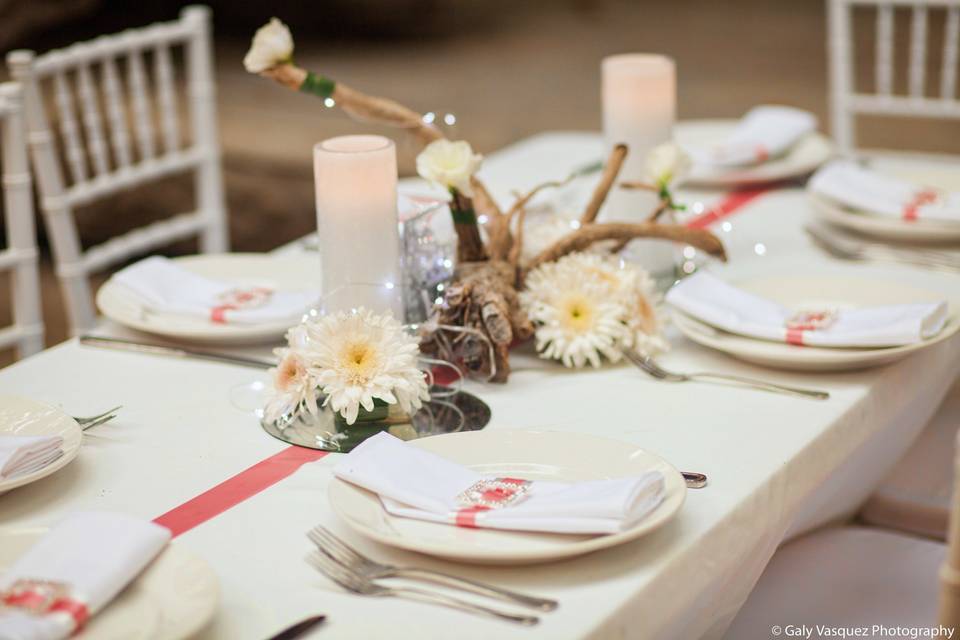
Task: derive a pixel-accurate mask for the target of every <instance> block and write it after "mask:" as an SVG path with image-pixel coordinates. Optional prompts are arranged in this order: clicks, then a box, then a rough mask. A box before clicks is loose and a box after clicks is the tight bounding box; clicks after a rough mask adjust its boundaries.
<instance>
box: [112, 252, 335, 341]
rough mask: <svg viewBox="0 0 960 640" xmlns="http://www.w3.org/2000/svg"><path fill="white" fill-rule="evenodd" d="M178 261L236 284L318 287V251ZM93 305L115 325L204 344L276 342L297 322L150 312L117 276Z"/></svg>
mask: <svg viewBox="0 0 960 640" xmlns="http://www.w3.org/2000/svg"><path fill="white" fill-rule="evenodd" d="M174 260H175V261H176V263H177V264H178V265H179V266H181V267H183V268H185V269H188V270H190V271H192V272H194V273H196V274H198V275H202V276H207V277H209V278H214V279H217V280H223V281H225V282H235V283H237V284H238V285H255V286H264V287H269V288H271V289H274V290H289V291H309V290H315V291H319V289H320V261H319V259H318V258H317V256H316V255H315V254H314V255H307V256H299V255H291V256H274V255H270V254H262V253H224V254H206V255H196V256H184V257H182V258H174ZM97 307H99V308H100V311H101V312H102V313H103V315H105V316H106V317H108V318H110V319H111V320H113V321H114V322H116V323H118V324H122V325H124V326H127V327H130V328H131V329H137V330H139V331H145V332H147V333H153V334H156V335H159V336H164V337H166V338H171V339H175V340H188V341H192V342H204V343H207V344H258V343H264V342H272V341H279V340H280V339H281V338H283V335H284V333H286V331H287V329H289V328H290V327H291V326H292V325H293V324H296V322H291V321H287V320H284V321H279V322H268V323H263V324H255V325H250V324H229V323H227V324H217V323H214V322H209V321H207V320H204V319H201V318H191V317H189V316H184V315H178V314H163V313H153V312H150V311H148V310H147V309H145V308H144V307H143V305H142V304H141V303H140V301H139V298H138V297H137V296H136V294H134V293H133V292H132V291H130V290H129V289H128V288H127V287H125V286H123V285H122V284H118V283H117V282H116V280H114V279H112V278H111V279H110V280H107V281H106V282H105V283H104V285H103V286H102V287H100V290H99V291H97Z"/></svg>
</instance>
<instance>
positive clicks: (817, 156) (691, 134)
mask: <svg viewBox="0 0 960 640" xmlns="http://www.w3.org/2000/svg"><path fill="white" fill-rule="evenodd" d="M737 122H738V121H737V120H689V121H685V122H682V123H679V124H678V125H677V127H676V129H675V131H674V136H675V138H676V141H677V143H678V144H679V145H680V146H681V147H683V148H686V149H709V148H710V147H712V146H715V145H717V144H718V143H720V142H722V141H723V140H724V139H725V138H726V137H727V136H728V135H730V132H731V131H733V128H734V127H735V126H736V125H737ZM833 154H834V147H833V143H832V142H831V141H830V139H829V138H827V137H826V136H824V135H823V134H821V133H811V134H808V135H807V136H805V137H803V138H802V139H801V140H800V141H799V142H797V143H796V144H795V145H794V146H793V147H791V148H790V150H789V151H787V153H785V154H784V155H782V156H778V157H774V158H770V159H769V160H767V161H765V162H760V163H757V164H754V165H747V166H742V167H717V166H712V165H708V164H694V166H693V167H692V169H691V171H690V173H689V174H688V175H687V177H686V178H684V180H683V185H684V186H702V187H735V186H743V185H751V184H764V183H768V182H776V181H779V180H788V179H790V178H799V177H802V176H805V175H807V174H809V173H812V172H813V171H815V170H816V169H817V168H818V167H819V166H820V165H822V164H823V163H825V162H826V161H827V160H829V159H830V158H831V156H833Z"/></svg>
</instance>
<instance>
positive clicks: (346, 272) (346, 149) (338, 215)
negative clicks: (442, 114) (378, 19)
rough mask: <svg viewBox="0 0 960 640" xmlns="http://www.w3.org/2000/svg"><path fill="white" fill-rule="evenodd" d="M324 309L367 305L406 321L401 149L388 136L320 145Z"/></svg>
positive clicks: (316, 162) (317, 174)
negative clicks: (399, 192)
mask: <svg viewBox="0 0 960 640" xmlns="http://www.w3.org/2000/svg"><path fill="white" fill-rule="evenodd" d="M313 169H314V183H315V185H316V191H317V235H318V236H319V249H320V261H321V274H322V275H321V280H322V293H323V300H324V302H323V310H324V311H325V312H330V311H339V310H349V309H353V308H357V307H360V306H363V307H366V308H368V309H372V310H374V311H375V312H377V313H383V312H385V311H392V312H393V314H394V316H395V317H397V318H399V319H401V320H402V319H403V304H402V294H401V284H402V278H401V276H400V273H401V272H400V237H399V233H398V227H397V152H396V147H395V146H394V144H393V141H391V140H390V139H388V138H384V137H383V136H370V135H354V136H340V137H337V138H330V139H329V140H324V141H323V142H321V143H319V144H317V145H316V146H315V147H314V148H313Z"/></svg>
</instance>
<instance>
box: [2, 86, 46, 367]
mask: <svg viewBox="0 0 960 640" xmlns="http://www.w3.org/2000/svg"><path fill="white" fill-rule="evenodd" d="M0 136H2V140H0V146H2V154H3V205H4V224H5V225H6V235H7V248H6V249H5V250H4V251H0V256H3V257H4V258H6V259H5V260H4V261H3V262H4V263H5V267H6V269H8V270H10V271H11V276H12V277H11V279H10V282H11V297H12V302H13V326H11V327H9V328H7V329H6V330H4V331H3V332H2V335H3V338H2V339H0V347H9V346H15V347H16V349H17V355H18V356H19V357H21V358H22V357H25V356H28V355H31V354H33V353H36V352H38V351H40V350H41V349H42V348H43V324H42V320H41V315H40V314H41V312H40V279H39V276H38V270H37V261H38V260H37V245H36V231H35V229H34V224H33V189H32V185H31V181H30V166H29V163H28V160H27V139H26V135H25V129H24V123H23V116H22V91H21V87H20V86H19V85H18V84H16V83H4V84H2V85H0Z"/></svg>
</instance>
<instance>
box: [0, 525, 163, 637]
mask: <svg viewBox="0 0 960 640" xmlns="http://www.w3.org/2000/svg"><path fill="white" fill-rule="evenodd" d="M169 540H170V532H169V531H168V530H167V529H165V528H163V527H160V526H157V525H155V524H153V523H152V522H146V521H144V520H140V519H138V518H133V517H130V516H127V515H123V514H119V513H105V512H84V513H78V514H75V515H73V516H70V517H68V518H67V519H66V520H64V521H62V522H61V523H60V524H58V525H57V526H55V527H54V528H52V529H51V530H50V531H49V532H48V533H47V534H46V535H44V536H43V537H42V538H41V539H40V540H39V541H38V542H37V543H36V544H35V545H33V546H32V547H31V548H30V549H29V551H27V552H26V553H25V554H24V555H23V556H21V557H20V558H18V559H17V561H16V562H14V564H13V566H12V567H10V568H9V569H8V570H7V571H5V572H4V573H3V574H0V593H2V594H4V597H5V598H6V600H7V602H8V604H10V600H11V599H14V600H19V601H20V602H24V601H28V600H30V599H32V598H34V597H35V594H36V593H38V591H37V589H34V588H31V587H29V586H27V587H23V588H19V587H18V586H17V582H18V581H34V580H40V581H52V582H56V583H60V584H63V585H66V595H65V600H66V603H65V604H64V605H63V607H62V608H59V609H60V611H61V612H59V613H52V612H47V613H46V614H43V615H33V614H31V613H29V612H27V611H26V610H25V609H23V608H22V607H16V606H14V607H7V608H0V638H3V640H59V639H60V638H66V637H68V636H69V635H70V634H71V633H72V632H73V631H74V630H75V628H76V626H77V620H78V619H82V618H83V617H84V615H90V616H92V615H95V614H96V613H97V612H98V611H100V610H101V609H102V608H103V607H105V606H106V605H107V603H109V602H110V601H111V600H112V599H113V598H114V597H115V596H116V595H117V594H118V593H119V592H120V590H121V589H123V588H124V587H125V586H126V585H127V584H128V583H129V582H130V581H131V580H133V579H134V578H135V577H136V576H137V575H138V574H139V573H140V572H141V571H142V570H143V569H144V567H146V566H147V564H149V563H150V561H151V560H153V559H154V558H155V557H156V556H157V554H159V553H160V551H161V550H163V548H164V546H165V545H166V544H167V541H169ZM48 604H49V603H48ZM43 608H44V609H46V608H47V607H43ZM54 608H55V609H58V607H54ZM84 611H85V612H84Z"/></svg>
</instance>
